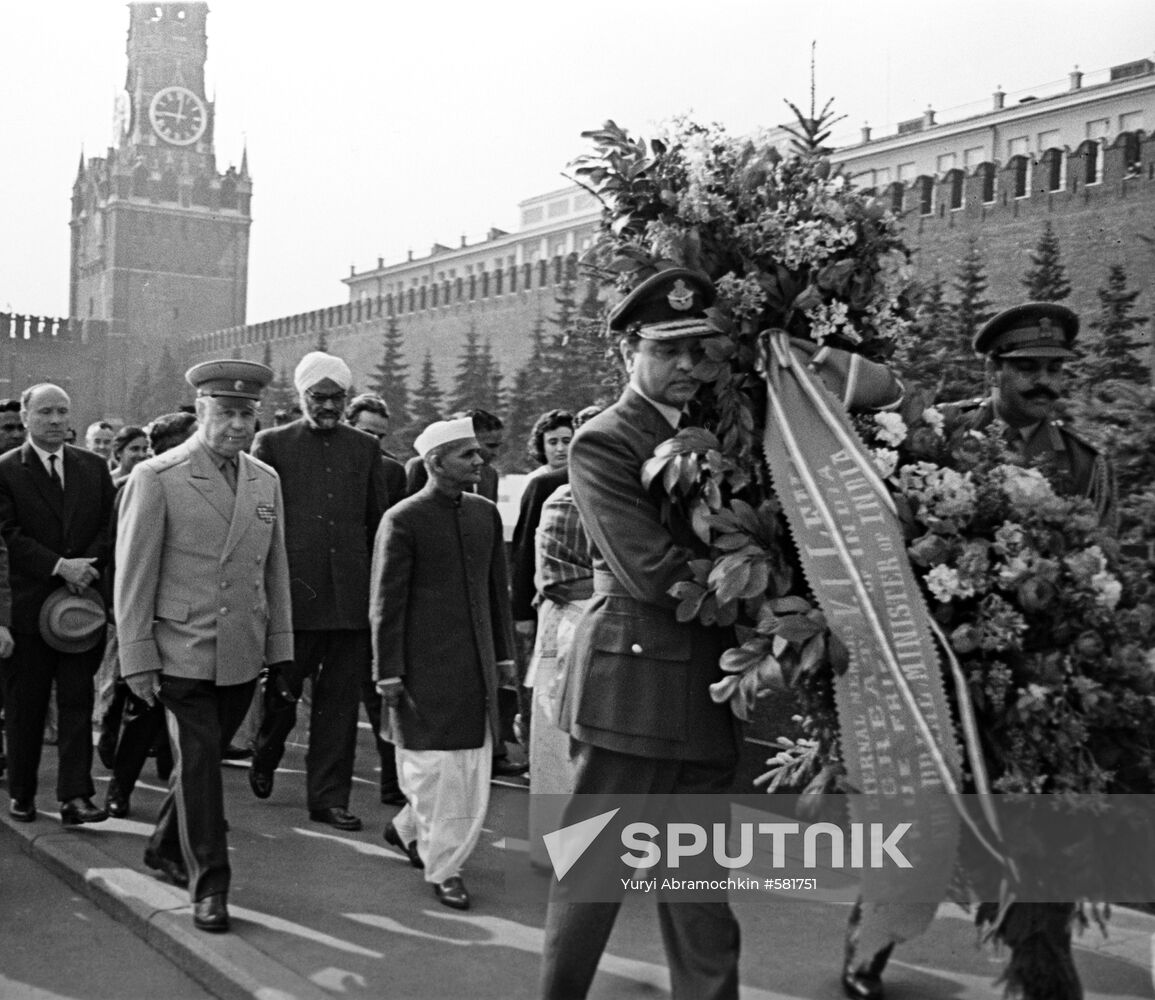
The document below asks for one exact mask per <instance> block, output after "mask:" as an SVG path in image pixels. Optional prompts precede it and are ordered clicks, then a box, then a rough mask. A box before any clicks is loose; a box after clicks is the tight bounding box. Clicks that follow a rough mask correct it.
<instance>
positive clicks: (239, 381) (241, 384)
mask: <svg viewBox="0 0 1155 1000" xmlns="http://www.w3.org/2000/svg"><path fill="white" fill-rule="evenodd" d="M244 387H245V383H244V379H237V380H236V381H235V382H234V383H233V388H234V389H236V390H237V392H240V391H241V390H242V389H243V388H244Z"/></svg>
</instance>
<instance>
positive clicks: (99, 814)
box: [60, 795, 108, 826]
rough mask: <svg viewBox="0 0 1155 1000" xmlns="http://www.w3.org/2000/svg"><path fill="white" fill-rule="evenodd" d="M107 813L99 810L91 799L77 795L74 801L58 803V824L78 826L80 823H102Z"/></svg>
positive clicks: (106, 817)
mask: <svg viewBox="0 0 1155 1000" xmlns="http://www.w3.org/2000/svg"><path fill="white" fill-rule="evenodd" d="M106 819H108V813H106V812H105V811H104V810H103V809H101V808H99V807H98V806H97V805H96V804H95V803H94V802H93V801H92V799H88V798H85V797H84V796H82V795H78V796H77V797H76V798H74V799H69V800H68V801H67V802H61V803H60V822H61V823H62V824H63V825H64V826H80V824H81V823H103V822H104V821H105V820H106Z"/></svg>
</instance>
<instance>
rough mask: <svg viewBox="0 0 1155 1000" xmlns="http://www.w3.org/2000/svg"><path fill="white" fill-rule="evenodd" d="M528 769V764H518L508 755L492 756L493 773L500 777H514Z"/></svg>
mask: <svg viewBox="0 0 1155 1000" xmlns="http://www.w3.org/2000/svg"><path fill="white" fill-rule="evenodd" d="M528 770H529V765H528V764H519V763H518V762H517V761H515V760H510V759H509V758H508V757H494V758H493V773H494V774H495V775H496V776H498V777H500V778H516V777H518V776H520V775H522V774H525V772H526V771H528Z"/></svg>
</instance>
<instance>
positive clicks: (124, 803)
mask: <svg viewBox="0 0 1155 1000" xmlns="http://www.w3.org/2000/svg"><path fill="white" fill-rule="evenodd" d="M104 811H105V812H106V813H108V815H109V816H112V817H113V818H114V819H124V818H125V817H126V816H127V815H128V814H129V812H130V810H129V805H128V796H127V795H125V794H124V792H122V791H121V790H120V786H119V785H118V784H117V783H116V779H115V778H114V779H113V780H112V781H110V782H109V783H108V795H106V796H105V798H104Z"/></svg>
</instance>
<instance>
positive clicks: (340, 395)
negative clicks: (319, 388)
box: [305, 389, 348, 405]
mask: <svg viewBox="0 0 1155 1000" xmlns="http://www.w3.org/2000/svg"><path fill="white" fill-rule="evenodd" d="M305 395H306V396H308V397H309V399H310V400H311V401H312V402H314V403H322V404H323V403H336V404H338V405H340V404H341V403H343V402H345V397H346V396H347V395H348V393H347V392H313V390H312V389H306V390H305Z"/></svg>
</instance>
